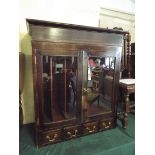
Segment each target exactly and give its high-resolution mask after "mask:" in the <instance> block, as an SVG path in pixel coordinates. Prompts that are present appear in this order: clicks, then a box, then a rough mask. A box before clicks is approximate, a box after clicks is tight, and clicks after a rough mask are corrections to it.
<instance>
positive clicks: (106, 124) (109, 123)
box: [99, 119, 114, 131]
mask: <svg viewBox="0 0 155 155" xmlns="http://www.w3.org/2000/svg"><path fill="white" fill-rule="evenodd" d="M99 126H100V131H103V130H108V129H111V128H114V120H113V119H107V120H106V119H104V120H101V121H100V123H99Z"/></svg>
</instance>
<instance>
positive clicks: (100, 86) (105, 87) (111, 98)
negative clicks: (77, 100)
mask: <svg viewBox="0 0 155 155" xmlns="http://www.w3.org/2000/svg"><path fill="white" fill-rule="evenodd" d="M82 54H83V64H82V65H83V75H82V76H83V85H82V107H83V120H84V121H86V120H91V119H92V118H97V117H101V116H103V115H108V114H109V115H110V114H111V115H112V114H115V94H116V93H114V91H115V90H116V80H114V79H115V76H117V78H116V79H117V83H118V72H116V71H117V70H118V64H117V61H118V58H117V57H116V56H117V55H116V54H117V53H116V52H115V51H114V52H113V51H110V52H93V51H83V53H82Z"/></svg>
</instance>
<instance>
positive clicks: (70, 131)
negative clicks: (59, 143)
mask: <svg viewBox="0 0 155 155" xmlns="http://www.w3.org/2000/svg"><path fill="white" fill-rule="evenodd" d="M80 135H81V126H80V125H78V126H70V127H66V128H64V138H65V139H71V138H76V137H79V136H80Z"/></svg>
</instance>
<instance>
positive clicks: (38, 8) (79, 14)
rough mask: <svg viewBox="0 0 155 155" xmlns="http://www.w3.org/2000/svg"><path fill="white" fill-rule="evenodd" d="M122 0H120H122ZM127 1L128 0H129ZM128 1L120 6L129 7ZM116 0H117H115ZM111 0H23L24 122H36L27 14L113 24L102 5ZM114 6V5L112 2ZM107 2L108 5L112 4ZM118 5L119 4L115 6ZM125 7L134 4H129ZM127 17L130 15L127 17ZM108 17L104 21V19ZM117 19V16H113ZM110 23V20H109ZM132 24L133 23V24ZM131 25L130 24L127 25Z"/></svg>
mask: <svg viewBox="0 0 155 155" xmlns="http://www.w3.org/2000/svg"><path fill="white" fill-rule="evenodd" d="M119 1H120V0H119ZM126 1H127V0H126ZM126 1H124V2H121V3H119V6H117V5H115V6H117V7H118V9H121V8H125V7H124V6H126ZM113 3H115V2H113ZM105 4H109V2H106V1H104V3H103V1H101V0H33V1H32V0H20V1H19V9H20V25H19V50H20V52H23V53H24V54H25V79H24V88H23V93H22V98H23V113H24V124H26V123H31V122H34V99H33V80H32V58H31V56H32V49H31V41H30V40H31V38H30V36H29V35H28V34H27V27H26V20H25V19H26V18H33V19H41V20H48V21H56V22H64V23H71V24H78V25H88V26H98V24H99V18H101V20H100V21H101V22H100V26H101V27H109V28H110V27H112V26H113V25H114V23H113V22H111V19H107V18H106V17H105V16H104V18H102V17H103V16H102V15H101V13H102V11H101V10H100V6H102V7H103V6H105ZM109 6H110V5H109ZM109 6H107V7H109ZM115 9H117V8H115ZM125 9H126V10H125V11H128V9H129V10H130V8H125ZM125 18H126V17H125ZM102 19H104V22H102V21H103V20H102ZM112 20H113V19H112ZM106 23H107V24H106ZM115 24H116V23H115ZM129 27H130V26H129ZM127 29H128V28H127Z"/></svg>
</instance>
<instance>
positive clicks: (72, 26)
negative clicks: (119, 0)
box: [26, 19, 129, 34]
mask: <svg viewBox="0 0 155 155" xmlns="http://www.w3.org/2000/svg"><path fill="white" fill-rule="evenodd" d="M26 22H27V23H28V24H32V25H36V26H47V27H57V28H66V29H76V30H87V31H96V32H107V33H116V34H128V33H129V32H128V31H122V30H117V29H107V28H99V27H91V26H83V25H75V24H67V23H58V22H52V21H44V20H37V19H26Z"/></svg>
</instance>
